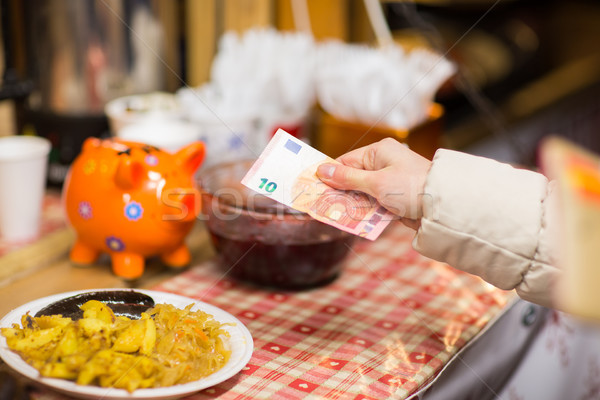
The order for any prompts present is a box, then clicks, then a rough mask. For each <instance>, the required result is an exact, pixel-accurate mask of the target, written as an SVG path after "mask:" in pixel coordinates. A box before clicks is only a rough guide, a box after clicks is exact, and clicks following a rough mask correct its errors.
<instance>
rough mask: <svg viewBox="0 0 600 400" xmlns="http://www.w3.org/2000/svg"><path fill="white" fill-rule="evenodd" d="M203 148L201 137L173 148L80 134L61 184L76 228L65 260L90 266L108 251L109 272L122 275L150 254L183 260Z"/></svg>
mask: <svg viewBox="0 0 600 400" xmlns="http://www.w3.org/2000/svg"><path fill="white" fill-rule="evenodd" d="M204 153H205V148H204V144H203V143H202V142H195V143H192V144H190V145H188V146H186V147H184V148H182V149H181V150H179V151H178V152H177V153H174V154H172V153H168V152H166V151H161V150H160V149H158V148H155V147H152V146H148V145H145V144H141V143H134V142H125V141H119V140H100V139H96V138H89V139H87V140H86V141H85V142H84V144H83V148H82V151H81V153H80V154H79V156H78V157H77V158H76V159H75V160H74V161H73V163H72V165H71V167H70V169H69V173H68V175H67V178H66V180H65V184H64V187H63V202H64V205H65V208H66V213H67V218H68V220H69V222H70V224H71V225H72V226H73V228H74V229H75V231H76V234H77V239H76V241H75V244H74V245H73V247H72V249H71V253H70V259H71V261H72V262H74V263H77V264H90V263H93V262H94V261H96V259H97V258H98V256H99V255H100V253H108V254H109V255H110V257H111V262H112V268H113V272H114V273H115V274H116V275H117V276H120V277H122V278H125V279H136V278H138V277H140V276H141V275H142V274H143V272H144V264H145V258H146V257H150V256H155V255H159V256H160V257H161V259H162V261H163V262H164V263H165V264H166V265H168V266H171V267H183V266H185V265H186V264H188V263H189V262H190V252H189V249H188V248H187V246H186V244H185V243H184V240H185V237H186V235H187V234H188V233H189V232H190V230H191V229H192V228H193V226H194V223H195V218H196V215H197V213H198V211H199V202H200V196H199V193H198V191H197V190H196V189H195V187H194V180H193V176H194V172H195V171H196V169H197V168H198V167H199V166H200V164H202V161H203V159H204Z"/></svg>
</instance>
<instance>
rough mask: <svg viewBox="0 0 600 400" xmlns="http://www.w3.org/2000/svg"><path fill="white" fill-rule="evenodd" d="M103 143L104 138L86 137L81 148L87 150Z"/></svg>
mask: <svg viewBox="0 0 600 400" xmlns="http://www.w3.org/2000/svg"><path fill="white" fill-rule="evenodd" d="M101 143H102V140H100V139H98V138H95V137H89V138H87V139H85V141H84V142H83V145H82V146H81V150H82V151H86V150H90V149H94V148H96V147H100V144H101Z"/></svg>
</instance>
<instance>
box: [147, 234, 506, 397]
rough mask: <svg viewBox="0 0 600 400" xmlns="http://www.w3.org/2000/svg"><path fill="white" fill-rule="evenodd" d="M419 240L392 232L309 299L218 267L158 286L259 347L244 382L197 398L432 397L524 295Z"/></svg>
mask: <svg viewBox="0 0 600 400" xmlns="http://www.w3.org/2000/svg"><path fill="white" fill-rule="evenodd" d="M412 235H413V232H412V231H409V230H408V229H407V228H404V227H403V226H401V225H400V224H396V225H390V226H389V227H388V229H387V230H386V232H384V234H383V235H382V236H380V238H379V239H377V240H376V241H374V242H369V241H361V242H359V243H358V244H356V245H355V246H354V248H353V251H352V253H351V254H350V255H349V256H348V258H347V259H346V260H345V269H344V272H343V273H342V274H341V276H340V277H339V278H338V279H337V280H336V281H334V282H333V283H331V284H329V285H328V286H325V287H322V288H318V289H313V290H309V291H302V292H278V291H269V290H264V289H258V288H255V287H251V286H247V285H244V284H242V283H239V282H235V281H233V280H230V279H228V278H227V276H225V277H224V276H223V271H222V270H221V269H219V267H218V266H217V265H216V264H215V262H213V261H210V262H206V263H203V264H201V265H197V266H195V267H192V268H191V269H189V270H187V271H186V272H184V273H182V274H180V275H178V276H176V277H174V278H172V279H170V280H168V281H166V282H164V283H162V284H160V285H159V286H157V287H155V288H154V289H156V290H162V291H167V292H172V293H177V294H180V295H184V296H188V297H192V298H195V299H198V300H201V301H204V302H208V303H211V304H214V305H215V306H217V307H220V308H222V309H224V310H226V311H228V312H229V313H231V314H233V315H235V316H236V317H238V318H239V319H240V320H241V321H242V322H243V323H244V324H245V325H246V326H247V327H248V329H249V330H250V332H251V333H252V336H253V338H254V345H255V348H254V354H253V356H252V359H251V360H250V362H249V363H248V365H247V366H246V367H245V368H244V369H243V371H242V372H241V373H239V374H238V375H236V376H235V377H233V378H231V379H229V380H227V381H225V382H223V383H221V384H219V385H217V386H214V387H211V388H208V389H205V390H203V391H202V392H199V393H197V394H195V395H194V396H192V397H190V399H207V398H219V399H258V398H263V399H267V398H268V399H274V400H277V399H286V400H287V399H309V398H327V399H353V400H358V399H383V398H395V399H403V398H406V397H408V396H410V395H411V394H412V393H414V392H415V391H417V390H419V389H420V388H422V387H423V386H424V385H425V384H427V383H428V382H430V381H431V380H432V379H433V378H435V376H436V375H437V374H438V373H439V372H440V371H441V369H442V368H443V367H444V366H445V365H446V364H447V363H448V362H449V361H450V360H451V358H452V357H453V356H454V355H455V354H456V353H457V352H458V351H459V350H460V349H461V348H462V347H463V346H464V345H465V344H466V343H467V342H469V340H471V339H472V338H473V337H474V336H475V335H476V334H477V333H479V332H480V331H481V330H482V329H483V328H484V327H486V325H487V324H488V323H490V321H491V320H492V319H493V318H495V317H497V316H498V315H499V314H500V313H501V312H502V311H503V310H504V309H505V308H506V305H507V304H508V302H509V300H510V299H512V298H513V297H514V294H513V293H511V292H504V291H501V290H498V289H496V288H494V287H492V286H490V285H488V284H486V283H485V282H483V281H481V280H480V279H479V278H476V277H473V276H470V275H467V274H465V273H461V272H459V271H457V270H455V269H453V268H450V267H448V266H446V265H444V264H441V263H438V262H434V261H431V260H429V259H426V258H424V257H422V256H420V255H419V254H418V253H416V252H415V251H414V250H413V249H412V247H411V240H412Z"/></svg>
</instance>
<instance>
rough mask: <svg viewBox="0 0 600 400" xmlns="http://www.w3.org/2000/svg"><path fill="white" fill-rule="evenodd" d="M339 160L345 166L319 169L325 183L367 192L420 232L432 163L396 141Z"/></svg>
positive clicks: (346, 155) (383, 143)
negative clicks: (427, 180)
mask: <svg viewBox="0 0 600 400" xmlns="http://www.w3.org/2000/svg"><path fill="white" fill-rule="evenodd" d="M337 161H339V162H340V163H341V164H342V165H339V164H332V163H326V164H322V165H320V166H319V168H318V169H317V176H318V177H319V178H320V179H321V180H322V181H323V182H325V183H326V184H328V185H329V186H331V187H334V188H336V189H341V190H357V191H361V192H365V193H367V194H369V195H371V196H373V197H374V198H375V199H376V200H377V201H378V202H379V203H380V204H381V205H383V206H384V207H385V208H387V209H388V210H389V211H391V212H392V213H394V214H396V215H398V216H399V217H400V218H401V221H402V222H403V223H404V224H405V225H407V226H409V227H410V228H413V229H418V227H419V226H420V219H421V216H422V214H423V213H422V209H423V200H422V197H423V192H424V187H425V178H426V177H427V173H428V172H429V168H430V166H431V161H429V160H428V159H426V158H425V157H422V156H421V155H419V154H417V153H415V152H414V151H412V150H410V149H409V148H408V147H406V146H405V145H403V144H402V143H400V142H398V141H397V140H395V139H392V138H386V139H383V140H381V141H379V142H377V143H373V144H370V145H368V146H365V147H361V148H359V149H356V150H352V151H350V152H348V153H346V154H344V155H342V156H340V157H338V158H337Z"/></svg>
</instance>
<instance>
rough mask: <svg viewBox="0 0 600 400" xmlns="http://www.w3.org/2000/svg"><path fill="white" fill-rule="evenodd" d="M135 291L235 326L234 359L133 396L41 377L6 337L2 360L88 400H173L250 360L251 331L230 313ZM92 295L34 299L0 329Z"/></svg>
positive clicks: (232, 328)
mask: <svg viewBox="0 0 600 400" xmlns="http://www.w3.org/2000/svg"><path fill="white" fill-rule="evenodd" d="M101 290H126V289H94V290H93V291H94V292H96V291H101ZM134 290H135V291H136V292H140V293H145V294H147V295H149V296H151V297H152V298H153V299H154V302H155V303H156V304H160V303H167V304H172V305H174V306H175V307H177V308H183V307H185V306H187V305H189V304H191V303H194V307H193V308H192V309H193V310H202V311H204V312H206V313H208V314H211V315H212V316H213V317H214V318H215V320H217V321H219V322H221V323H228V322H231V323H234V324H235V325H234V326H227V327H224V328H225V329H226V330H227V331H228V332H229V334H230V335H231V337H230V338H229V343H230V347H231V357H230V359H229V361H228V362H227V364H225V365H224V366H223V368H221V369H220V370H219V371H217V372H215V373H214V374H212V375H209V376H207V377H205V378H202V379H200V380H197V381H194V382H189V383H185V384H182V385H174V386H170V387H163V388H156V389H138V390H136V391H134V392H133V393H129V392H127V391H126V390H124V389H114V388H101V387H98V386H84V385H78V384H76V383H75V382H72V381H68V380H65V379H56V378H45V377H42V376H40V374H39V372H38V371H37V370H36V369H35V368H33V367H32V366H30V365H29V364H27V363H26V362H25V361H23V359H22V358H21V356H19V355H18V354H17V353H14V352H13V351H11V350H10V349H9V348H8V345H7V344H6V338H5V337H4V336H2V335H0V357H2V359H3V360H4V362H6V364H8V365H9V366H10V367H12V368H13V369H15V370H16V371H18V372H19V373H21V374H23V375H24V376H26V377H28V378H30V379H32V380H34V381H36V382H39V383H41V384H43V385H46V386H48V387H50V388H52V389H54V390H56V391H59V392H62V393H66V394H68V395H71V396H74V397H79V398H87V399H98V398H102V399H159V398H160V399H171V398H178V397H182V396H185V395H189V394H192V393H195V392H197V391H199V390H202V389H206V388H208V387H211V386H214V385H216V384H218V383H221V382H223V381H225V380H227V379H229V378H231V377H232V376H234V375H235V374H237V373H238V372H239V371H240V370H241V369H242V368H244V366H245V365H246V364H247V363H248V361H249V360H250V357H251V356H252V351H253V348H254V343H253V340H252V336H251V335H250V332H249V331H248V329H247V328H246V327H245V326H244V324H242V323H241V322H240V321H239V320H238V319H237V318H235V317H234V316H233V315H231V314H229V313H228V312H226V311H224V310H222V309H220V308H218V307H215V306H212V305H210V304H207V303H203V302H200V301H197V300H194V299H191V298H188V297H184V296H179V295H176V294H171V293H164V292H157V291H152V290H142V289H134ZM86 292H90V290H80V291H75V292H67V293H61V294H57V295H53V296H48V297H43V298H41V299H38V300H34V301H32V302H30V303H27V304H25V305H22V306H20V307H18V308H16V309H14V310H12V311H11V312H9V313H8V314H6V316H4V318H2V320H0V327H3V328H4V327H11V326H12V324H13V323H17V324H20V322H21V316H22V315H23V314H25V313H26V312H27V311H29V312H30V314H31V315H34V314H35V313H36V312H37V311H38V310H39V309H41V308H42V307H44V306H46V305H48V304H49V303H52V302H54V301H57V300H60V299H63V298H65V297H70V296H73V295H76V294H80V293H86Z"/></svg>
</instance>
